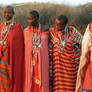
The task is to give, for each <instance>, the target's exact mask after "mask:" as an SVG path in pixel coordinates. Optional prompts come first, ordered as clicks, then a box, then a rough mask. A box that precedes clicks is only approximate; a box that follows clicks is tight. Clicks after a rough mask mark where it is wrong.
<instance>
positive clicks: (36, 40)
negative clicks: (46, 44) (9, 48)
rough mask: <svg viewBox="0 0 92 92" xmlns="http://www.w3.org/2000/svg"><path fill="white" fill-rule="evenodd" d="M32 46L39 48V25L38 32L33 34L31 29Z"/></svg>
mask: <svg viewBox="0 0 92 92" xmlns="http://www.w3.org/2000/svg"><path fill="white" fill-rule="evenodd" d="M32 44H33V47H34V48H37V47H41V25H40V24H39V27H38V32H35V33H34V28H33V27H32Z"/></svg>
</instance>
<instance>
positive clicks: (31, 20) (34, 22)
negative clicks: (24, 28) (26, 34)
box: [27, 14, 49, 32]
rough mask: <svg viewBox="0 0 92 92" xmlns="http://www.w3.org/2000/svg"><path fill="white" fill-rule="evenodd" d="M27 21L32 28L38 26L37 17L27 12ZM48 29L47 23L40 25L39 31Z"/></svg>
mask: <svg viewBox="0 0 92 92" xmlns="http://www.w3.org/2000/svg"><path fill="white" fill-rule="evenodd" d="M27 22H28V25H29V26H33V27H34V28H37V29H38V27H39V18H37V17H36V18H35V17H34V16H33V15H32V14H29V15H28V16H27ZM48 30H49V26H48V25H41V31H42V32H46V31H48Z"/></svg>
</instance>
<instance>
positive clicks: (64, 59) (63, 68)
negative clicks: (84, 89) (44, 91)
mask: <svg viewBox="0 0 92 92" xmlns="http://www.w3.org/2000/svg"><path fill="white" fill-rule="evenodd" d="M67 23H68V18H67V17H66V16H64V15H60V16H59V17H58V18H57V19H56V21H55V28H51V30H50V43H49V49H50V50H49V52H50V54H49V55H50V59H49V60H50V64H49V65H50V89H51V90H52V91H53V92H74V91H75V86H76V77H77V70H78V65H79V61H80V48H81V47H80V44H81V39H82V36H81V34H80V33H79V32H78V31H77V30H76V29H75V28H74V27H71V26H68V25H67Z"/></svg>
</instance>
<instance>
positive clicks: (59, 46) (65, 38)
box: [57, 30, 68, 52]
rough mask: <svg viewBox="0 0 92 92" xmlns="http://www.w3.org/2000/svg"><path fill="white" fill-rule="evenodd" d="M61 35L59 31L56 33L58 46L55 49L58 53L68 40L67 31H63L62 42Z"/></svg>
mask: <svg viewBox="0 0 92 92" xmlns="http://www.w3.org/2000/svg"><path fill="white" fill-rule="evenodd" d="M64 31H65V30H64ZM61 33H62V32H61V31H59V33H58V37H59V44H58V47H57V48H58V51H59V52H60V51H63V50H64V47H65V46H66V41H67V40H68V31H65V36H64V40H62V36H61Z"/></svg>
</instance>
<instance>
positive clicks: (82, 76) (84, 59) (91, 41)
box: [76, 22, 92, 92]
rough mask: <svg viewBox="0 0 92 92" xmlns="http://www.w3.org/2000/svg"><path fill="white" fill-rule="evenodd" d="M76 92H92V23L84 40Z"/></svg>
mask: <svg viewBox="0 0 92 92" xmlns="http://www.w3.org/2000/svg"><path fill="white" fill-rule="evenodd" d="M76 92H92V22H91V23H90V24H89V25H88V27H87V29H86V32H85V34H84V37H83V40H82V54H81V59H80V65H79V70H78V76H77V83H76Z"/></svg>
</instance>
